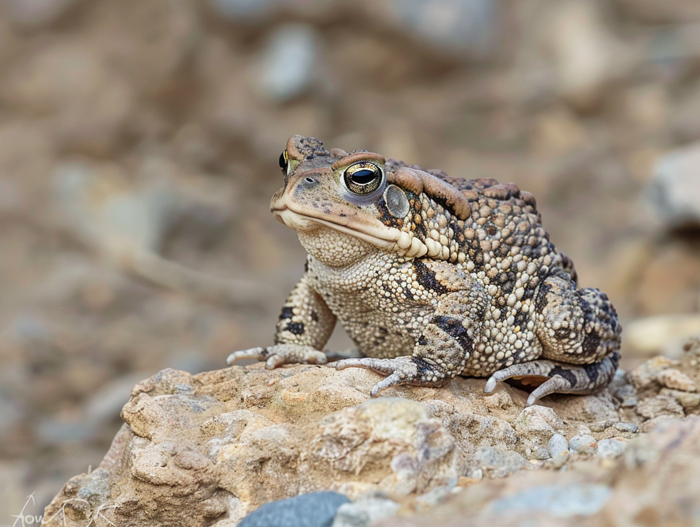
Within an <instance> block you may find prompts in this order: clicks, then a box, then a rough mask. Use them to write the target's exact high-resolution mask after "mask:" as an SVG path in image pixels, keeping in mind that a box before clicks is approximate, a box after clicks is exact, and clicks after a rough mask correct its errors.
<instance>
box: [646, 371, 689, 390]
mask: <svg viewBox="0 0 700 527" xmlns="http://www.w3.org/2000/svg"><path fill="white" fill-rule="evenodd" d="M656 380H657V381H659V383H660V384H661V385H662V386H665V387H666V388H670V389H671V390H680V391H682V392H696V391H698V388H697V386H696V385H695V383H694V382H693V381H692V379H690V378H689V377H688V376H687V375H686V374H685V373H683V372H681V371H678V370H677V369H675V368H668V369H666V370H663V371H660V372H659V373H658V374H657V375H656Z"/></svg>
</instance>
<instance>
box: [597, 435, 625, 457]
mask: <svg viewBox="0 0 700 527" xmlns="http://www.w3.org/2000/svg"><path fill="white" fill-rule="evenodd" d="M626 447H627V443H626V442H623V441H620V440H619V439H601V440H600V441H598V457H600V458H603V459H615V458H616V457H619V456H620V455H621V454H622V453H623V452H624V451H625V448H626Z"/></svg>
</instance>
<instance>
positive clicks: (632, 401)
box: [621, 397, 639, 408]
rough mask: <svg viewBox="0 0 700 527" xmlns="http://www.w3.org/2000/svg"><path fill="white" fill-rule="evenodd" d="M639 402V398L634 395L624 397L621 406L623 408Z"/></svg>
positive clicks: (631, 406) (633, 405)
mask: <svg viewBox="0 0 700 527" xmlns="http://www.w3.org/2000/svg"><path fill="white" fill-rule="evenodd" d="M637 404H639V400H638V399H637V398H636V397H626V398H625V399H624V400H623V401H622V404H621V406H622V407H623V408H633V407H635V406H637Z"/></svg>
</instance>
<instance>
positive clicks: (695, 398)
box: [659, 388, 700, 410]
mask: <svg viewBox="0 0 700 527" xmlns="http://www.w3.org/2000/svg"><path fill="white" fill-rule="evenodd" d="M659 393H660V394H661V395H667V396H669V397H673V398H674V399H675V400H676V401H678V402H679V403H680V405H681V406H682V407H683V409H685V410H689V409H691V408H695V407H696V406H698V405H700V393H688V392H681V391H679V390H669V389H668V388H662V389H661V391H660V392H659Z"/></svg>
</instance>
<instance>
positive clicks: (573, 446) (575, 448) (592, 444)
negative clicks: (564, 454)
mask: <svg viewBox="0 0 700 527" xmlns="http://www.w3.org/2000/svg"><path fill="white" fill-rule="evenodd" d="M596 446H597V441H596V439H595V437H593V436H591V435H588V434H580V435H575V436H574V437H572V438H571V441H569V449H570V450H571V451H572V452H576V453H577V454H592V453H593V452H594V451H595V448H596Z"/></svg>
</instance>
